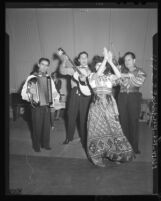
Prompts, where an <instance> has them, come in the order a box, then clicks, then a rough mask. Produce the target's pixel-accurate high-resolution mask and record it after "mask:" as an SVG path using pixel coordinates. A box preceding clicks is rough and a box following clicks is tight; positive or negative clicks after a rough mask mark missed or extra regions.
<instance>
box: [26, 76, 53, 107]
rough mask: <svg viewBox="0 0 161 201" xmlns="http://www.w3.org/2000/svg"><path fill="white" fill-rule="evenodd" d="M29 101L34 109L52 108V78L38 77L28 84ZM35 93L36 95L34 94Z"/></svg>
mask: <svg viewBox="0 0 161 201" xmlns="http://www.w3.org/2000/svg"><path fill="white" fill-rule="evenodd" d="M27 90H28V95H29V100H30V102H31V105H32V106H33V107H37V106H44V105H48V106H50V105H51V104H52V103H53V99H52V87H51V77H50V76H41V77H40V76H37V77H34V78H31V79H30V80H29V81H28V83H27ZM32 91H34V93H32Z"/></svg>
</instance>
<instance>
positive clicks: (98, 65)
mask: <svg viewBox="0 0 161 201" xmlns="http://www.w3.org/2000/svg"><path fill="white" fill-rule="evenodd" d="M100 66H101V62H98V63H96V66H95V68H96V71H98V69H99V67H100Z"/></svg>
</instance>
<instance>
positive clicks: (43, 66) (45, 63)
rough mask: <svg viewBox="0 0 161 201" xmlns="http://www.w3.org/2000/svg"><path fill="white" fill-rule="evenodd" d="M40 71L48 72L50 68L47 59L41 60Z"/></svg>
mask: <svg viewBox="0 0 161 201" xmlns="http://www.w3.org/2000/svg"><path fill="white" fill-rule="evenodd" d="M38 66H39V71H40V72H42V73H46V72H47V70H48V68H49V63H48V61H46V60H43V61H41V62H40V63H39V64H38Z"/></svg>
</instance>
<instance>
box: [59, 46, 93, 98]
mask: <svg viewBox="0 0 161 201" xmlns="http://www.w3.org/2000/svg"><path fill="white" fill-rule="evenodd" d="M57 53H58V55H59V56H62V55H65V56H67V58H68V60H69V61H70V63H71V64H72V68H73V70H74V71H75V72H77V73H78V74H79V75H80V76H84V75H83V73H82V72H81V71H80V70H79V69H78V68H77V66H76V65H75V64H74V62H73V61H72V60H71V58H70V57H69V56H68V55H67V54H66V52H65V51H64V50H63V49H62V48H59V49H58V52H57ZM78 85H79V89H80V92H81V93H82V94H83V95H85V96H90V95H91V90H90V88H89V86H88V85H87V84H86V83H84V82H81V81H80V80H79V81H78Z"/></svg>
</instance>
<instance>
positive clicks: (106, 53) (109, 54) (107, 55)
mask: <svg viewBox="0 0 161 201" xmlns="http://www.w3.org/2000/svg"><path fill="white" fill-rule="evenodd" d="M103 55H104V58H105V59H106V60H107V61H108V62H109V63H111V62H112V52H110V51H108V50H107V49H106V47H104V48H103Z"/></svg>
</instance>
